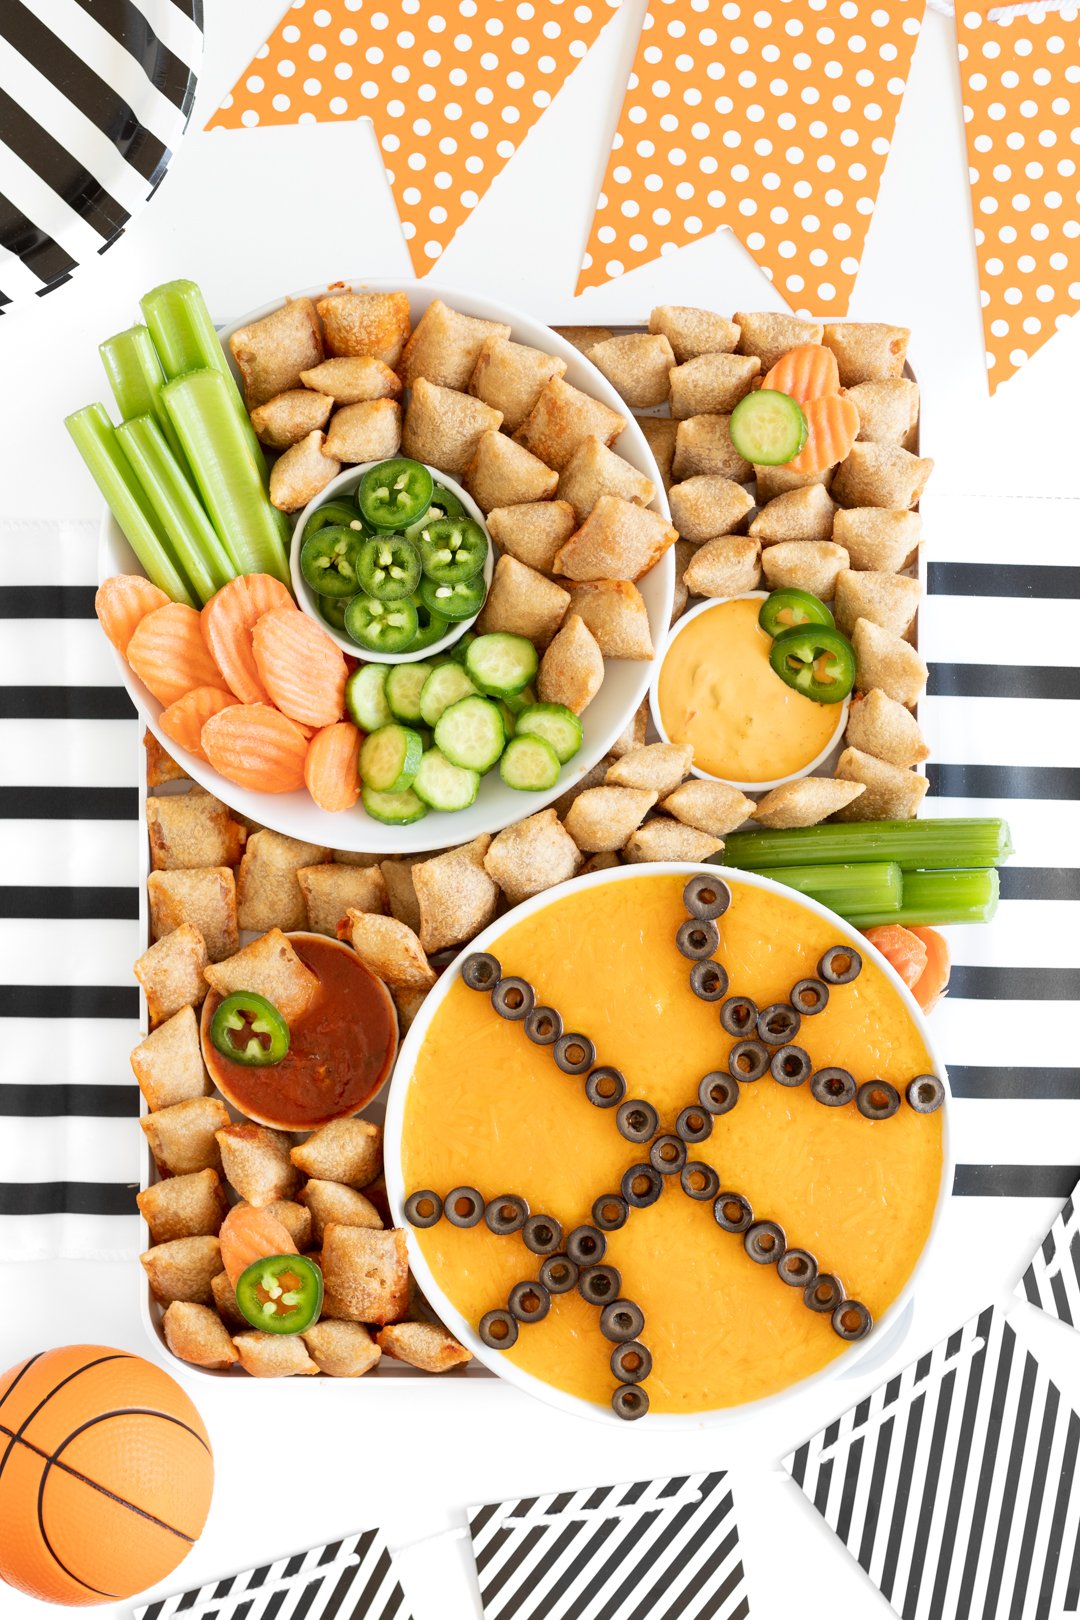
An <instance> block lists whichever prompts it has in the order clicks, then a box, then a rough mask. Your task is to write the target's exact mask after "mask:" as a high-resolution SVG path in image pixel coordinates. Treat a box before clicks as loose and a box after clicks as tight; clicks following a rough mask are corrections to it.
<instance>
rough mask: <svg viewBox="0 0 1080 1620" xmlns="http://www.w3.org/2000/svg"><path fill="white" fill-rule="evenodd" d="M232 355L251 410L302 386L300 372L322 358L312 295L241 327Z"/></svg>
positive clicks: (232, 344) (234, 338) (232, 340)
mask: <svg viewBox="0 0 1080 1620" xmlns="http://www.w3.org/2000/svg"><path fill="white" fill-rule="evenodd" d="M229 348H230V350H231V351H232V357H233V359H234V360H235V361H236V364H237V366H238V367H239V368H240V375H241V377H242V378H243V383H244V403H245V405H246V406H247V408H248V410H249V411H252V410H254V409H255V407H256V406H257V405H262V404H264V403H265V402H266V401H267V400H268V399H273V398H274V396H275V395H276V394H283V393H285V391H286V389H290V388H298V387H299V386H300V373H301V372H302V371H307V370H308V369H309V368H310V367H311V366H317V365H318V363H319V361H320V360H321V359H322V357H323V346H322V336H321V334H320V332H319V323H318V321H317V320H316V318H315V306H314V305H313V304H312V302H311V299H310V298H293V299H290V300H288V302H286V303H284V304H282V306H281V308H280V309H275V310H274V311H273V312H272V313H271V314H269V315H264V316H263V318H262V320H261V321H252V322H251V323H250V325H248V326H241V327H240V328H239V329H238V330H237V331H235V332H234V333H233V335H232V337H231V338H230V339H229Z"/></svg>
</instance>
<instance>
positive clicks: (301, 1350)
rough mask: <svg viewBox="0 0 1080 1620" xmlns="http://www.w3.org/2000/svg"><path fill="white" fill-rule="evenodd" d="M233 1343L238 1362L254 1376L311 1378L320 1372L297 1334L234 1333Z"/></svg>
mask: <svg viewBox="0 0 1080 1620" xmlns="http://www.w3.org/2000/svg"><path fill="white" fill-rule="evenodd" d="M233 1344H234V1345H235V1347H236V1352H237V1354H238V1355H239V1357H240V1365H241V1367H243V1369H244V1371H245V1372H246V1373H250V1374H251V1376H252V1377H253V1378H295V1377H301V1378H310V1377H313V1376H314V1374H316V1373H317V1372H318V1371H319V1366H318V1363H317V1362H315V1361H312V1359H311V1357H310V1356H309V1355H308V1353H307V1350H306V1349H305V1347H304V1340H303V1337H302V1335H301V1334H299V1333H260V1332H258V1330H257V1329H255V1328H252V1330H251V1332H250V1333H237V1334H234V1336H233Z"/></svg>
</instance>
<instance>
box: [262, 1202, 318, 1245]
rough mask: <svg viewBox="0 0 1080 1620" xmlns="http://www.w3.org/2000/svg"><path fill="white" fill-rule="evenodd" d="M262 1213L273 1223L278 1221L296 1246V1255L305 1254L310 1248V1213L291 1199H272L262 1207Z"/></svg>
mask: <svg viewBox="0 0 1080 1620" xmlns="http://www.w3.org/2000/svg"><path fill="white" fill-rule="evenodd" d="M263 1213H264V1214H266V1215H272V1216H273V1217H274V1219H275V1221H280V1222H281V1224H282V1226H283V1227H284V1228H285V1230H286V1232H288V1234H289V1236H290V1237H291V1238H292V1240H293V1242H294V1243H295V1244H296V1251H297V1253H298V1254H305V1253H306V1252H307V1250H308V1249H310V1248H311V1246H312V1243H311V1211H310V1210H308V1209H305V1208H304V1206H303V1204H298V1203H296V1201H295V1200H294V1199H292V1198H274V1199H272V1200H271V1202H270V1203H269V1204H264V1205H263Z"/></svg>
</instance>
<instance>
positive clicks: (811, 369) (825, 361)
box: [761, 343, 840, 405]
mask: <svg viewBox="0 0 1080 1620" xmlns="http://www.w3.org/2000/svg"><path fill="white" fill-rule="evenodd" d="M761 386H762V388H775V389H776V390H777V392H778V393H781V394H788V395H790V397H791V398H792V399H796V400H798V402H799V404H800V405H808V404H809V403H810V401H811V400H812V399H824V398H825V396H826V395H827V394H838V393H839V392H840V369H839V367H838V366H837V364H836V356H835V354H833V352H832V350H831V349H827V348H826V347H825V345H824V344H823V343H800V344H799V346H798V348H796V349H789V350H788V352H787V354H782V355H781V356H780V358H779V360H778V361H777V362H776V364H775V365H774V366H773V368H772V370H771V371H769V372H767V373H766V375H765V377H764V378H763V380H762V384H761Z"/></svg>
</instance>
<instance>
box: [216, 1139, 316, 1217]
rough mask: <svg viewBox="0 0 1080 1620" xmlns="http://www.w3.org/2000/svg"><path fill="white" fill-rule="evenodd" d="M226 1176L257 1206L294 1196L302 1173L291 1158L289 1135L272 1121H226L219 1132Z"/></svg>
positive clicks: (250, 1202)
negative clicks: (278, 1128)
mask: <svg viewBox="0 0 1080 1620" xmlns="http://www.w3.org/2000/svg"><path fill="white" fill-rule="evenodd" d="M217 1144H218V1148H219V1149H220V1151H221V1163H222V1167H223V1169H224V1171H225V1177H226V1180H228V1181H229V1182H230V1184H231V1185H232V1186H233V1187H235V1188H236V1191H237V1192H238V1193H239V1194H240V1197H241V1198H243V1199H245V1200H246V1201H247V1203H249V1204H252V1205H254V1207H255V1208H256V1209H259V1208H261V1207H262V1205H263V1204H272V1203H274V1202H276V1201H277V1200H278V1199H281V1198H291V1197H292V1195H293V1193H294V1192H295V1191H296V1189H297V1187H298V1186H299V1184H300V1177H299V1176H298V1175H297V1173H296V1168H295V1166H294V1165H293V1163H292V1160H291V1159H290V1158H289V1138H288V1137H287V1136H286V1135H285V1133H284V1131H272V1130H271V1129H270V1127H269V1126H268V1125H252V1124H251V1123H250V1122H247V1123H244V1124H242V1125H225V1126H223V1127H222V1129H221V1130H220V1131H218V1133H217Z"/></svg>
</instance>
